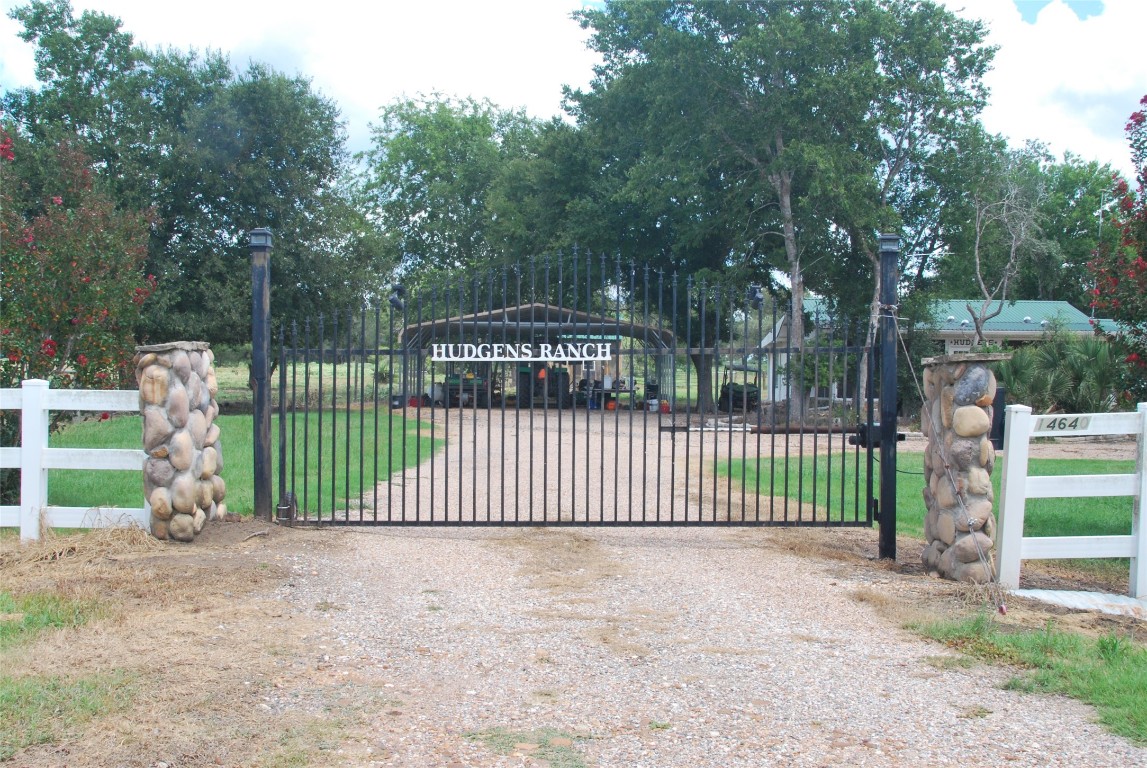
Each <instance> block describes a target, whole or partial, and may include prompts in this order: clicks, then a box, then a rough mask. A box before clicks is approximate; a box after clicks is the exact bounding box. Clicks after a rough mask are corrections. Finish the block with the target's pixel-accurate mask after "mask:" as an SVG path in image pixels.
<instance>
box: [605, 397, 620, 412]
mask: <svg viewBox="0 0 1147 768" xmlns="http://www.w3.org/2000/svg"><path fill="white" fill-rule="evenodd" d="M605 410H607V411H616V410H617V401H616V400H610V401H609V402H608V403H606V404H605Z"/></svg>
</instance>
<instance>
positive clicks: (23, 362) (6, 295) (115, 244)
mask: <svg viewBox="0 0 1147 768" xmlns="http://www.w3.org/2000/svg"><path fill="white" fill-rule="evenodd" d="M0 136H2V137H3V139H4V144H3V146H4V147H7V149H4V150H3V151H2V152H0V168H3V170H0V174H2V176H3V177H4V184H3V186H2V187H0V264H3V278H2V282H0V354H3V358H2V359H0V386H4V387H18V386H20V382H21V381H22V380H24V379H27V378H43V379H47V380H49V381H50V382H51V383H52V386H54V387H73V386H75V387H84V388H90V389H110V388H115V387H118V386H121V385H125V384H128V383H133V382H134V378H133V374H134V369H133V368H132V366H131V360H132V356H133V353H134V349H133V345H134V340H133V335H132V330H133V322H134V320H135V318H137V317H138V316H139V311H140V308H141V306H142V305H144V303H145V302H146V300H147V298H148V297H149V296H150V295H151V293H152V291H154V289H155V286H156V282H155V278H154V277H152V276H151V275H147V274H145V272H144V262H145V260H146V257H147V238H148V230H149V227H150V225H151V223H152V221H153V216H152V214H151V212H150V211H134V212H133V211H121V210H117V209H116V207H115V204H114V201H113V200H112V198H111V196H110V195H109V194H108V193H107V192H105V191H103V190H101V189H100V188H99V185H98V182H97V181H96V179H95V175H94V173H93V171H92V169H91V165H90V161H89V160H88V158H87V157H86V156H85V155H84V154H83V153H82V152H81V151H79V150H78V149H76V148H75V147H73V146H69V145H66V144H63V145H60V146H59V147H58V148H57V150H56V152H55V155H54V158H55V161H56V168H57V174H56V184H55V187H54V190H53V192H54V194H51V195H50V196H49V197H48V198H47V199H44V200H29V199H23V200H20V199H19V198H18V197H17V194H18V193H19V192H20V191H23V190H25V189H26V185H24V184H23V183H22V182H21V180H20V173H19V171H20V170H21V169H20V167H19V165H20V162H19V159H18V156H17V151H16V150H15V149H14V148H13V144H14V142H12V140H11V138H10V137H9V136H7V135H6V134H0Z"/></svg>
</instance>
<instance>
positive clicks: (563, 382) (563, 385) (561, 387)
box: [546, 252, 576, 520]
mask: <svg viewBox="0 0 1147 768" xmlns="http://www.w3.org/2000/svg"><path fill="white" fill-rule="evenodd" d="M557 259H558V294H557V306H558V332H557V342H558V343H559V344H560V343H561V342H562V333H563V328H564V327H565V326H564V323H565V321H564V320H563V319H562V317H563V315H562V309H563V307H562V304H563V302H564V298H565V297H564V296H563V291H564V290H565V258H564V256H563V255H562V253H561V252H559V253H558V255H557ZM546 282H547V284H548V283H549V281H548V280H547V281H546ZM546 317H547V318H548V317H549V313H548V312H547V313H546ZM547 335H548V334H547ZM570 341H576V340H574V339H571V340H570ZM565 370H566V372H567V375H566V376H559V377H558V379H559V380H558V382H557V387H556V389H557V395H558V439H557V444H558V478H557V486H556V487H557V493H555V494H554V496H555V501H556V502H557V506H558V508H557V519H558V520H561V518H562V496H564V495H565V494H564V493H563V492H562V491H563V489H564V488H565V486H563V485H562V469H563V466H562V442H563V441H562V437H563V435H564V434H565V433H564V431H563V429H562V427H563V425H562V411H564V410H565V397H566V393H567V391H568V388H569V377H568V373H569V368H568V367H565ZM547 400H548V398H547ZM546 423H547V424H548V423H549V422H548V420H547V422H546ZM546 488H547V490H548V488H549V486H546ZM571 519H572V518H571Z"/></svg>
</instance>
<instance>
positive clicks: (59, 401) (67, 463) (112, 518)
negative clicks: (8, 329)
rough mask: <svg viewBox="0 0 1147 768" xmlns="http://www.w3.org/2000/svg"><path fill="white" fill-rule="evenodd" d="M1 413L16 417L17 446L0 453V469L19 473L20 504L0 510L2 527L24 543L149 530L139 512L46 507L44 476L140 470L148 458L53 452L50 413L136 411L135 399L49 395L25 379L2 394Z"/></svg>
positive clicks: (121, 452)
mask: <svg viewBox="0 0 1147 768" xmlns="http://www.w3.org/2000/svg"><path fill="white" fill-rule="evenodd" d="M0 408H3V409H4V410H6V411H20V443H21V444H20V445H19V446H5V447H0V467H3V468H4V469H19V470H20V499H19V503H17V504H3V505H0V526H2V527H5V528H16V527H18V528H19V529H20V539H21V540H22V541H30V540H36V539H39V538H40V531H41V529H43V528H103V527H107V526H122V525H125V524H130V525H136V526H138V527H140V528H143V529H144V530H150V529H151V511H150V509H149V507H148V505H147V503H146V501H145V503H144V505H143V506H142V507H127V508H124V507H66V506H60V505H51V506H50V505H49V504H48V471H49V470H52V469H70V470H105V469H107V470H129V471H133V472H138V471H140V470H141V469H143V466H144V462H145V461H146V460H147V454H146V453H144V452H143V451H141V450H138V449H133V448H53V447H51V446H49V445H48V425H49V424H50V422H51V420H50V418H49V417H50V413H51V411H136V410H137V409H138V408H139V393H138V392H130V391H126V390H87V389H65V390H53V389H52V388H51V387H50V386H49V385H48V382H46V381H41V380H38V379H29V380H27V381H24V382H23V383H22V384H21V387H20V389H0Z"/></svg>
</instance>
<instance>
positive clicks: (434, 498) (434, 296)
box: [403, 281, 450, 523]
mask: <svg viewBox="0 0 1147 768" xmlns="http://www.w3.org/2000/svg"><path fill="white" fill-rule="evenodd" d="M437 310H438V283H437V281H436V282H435V283H434V285H433V286H432V287H431V289H430V318H431V322H433V320H434V319H435V318H437V317H438V311H437ZM418 311H419V312H421V311H422V305H421V303H420V304H419V307H418ZM449 332H450V331H449V326H447V341H448V340H449ZM434 338H435V332H433V331H432V332H431V337H430V339H431V341H432V342H433V339H434ZM420 343H421V342H420ZM437 366H438V364H437V363H436V362H435V361H434V360H433V358H431V360H430V385H429V386H430V389H429V392H430V424H431V428H432V429H433V430H435V431H437V424H438V422H437V421H436V420H435V416H436V415H437V413H438V412H437V406H436V405H435V402H434V401H435V397H434V393H435V390H434V376H435V375H436V374H437V373H438V368H437ZM430 451H431V452H430V522H432V523H433V522H434V514H435V512H437V510H438V482H437V478H436V477H435V475H436V474H437V473H436V472H435V471H434V467H435V465H436V464H437V463H438V457H439V455H441V456H442V457H445V456H446V429H445V427H443V430H442V452H441V454H439V452H438V451H436V450H434V445H433V444H431V447H430ZM442 463H443V465H445V464H446V462H445V461H443V462H442ZM443 471H445V470H443ZM443 498H446V497H445V496H443ZM443 512H444V514H443V517H442V519H443V522H445V521H446V515H445V505H444V506H443ZM419 517H420V518H421V515H420V516H419ZM403 522H406V521H405V520H403Z"/></svg>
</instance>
